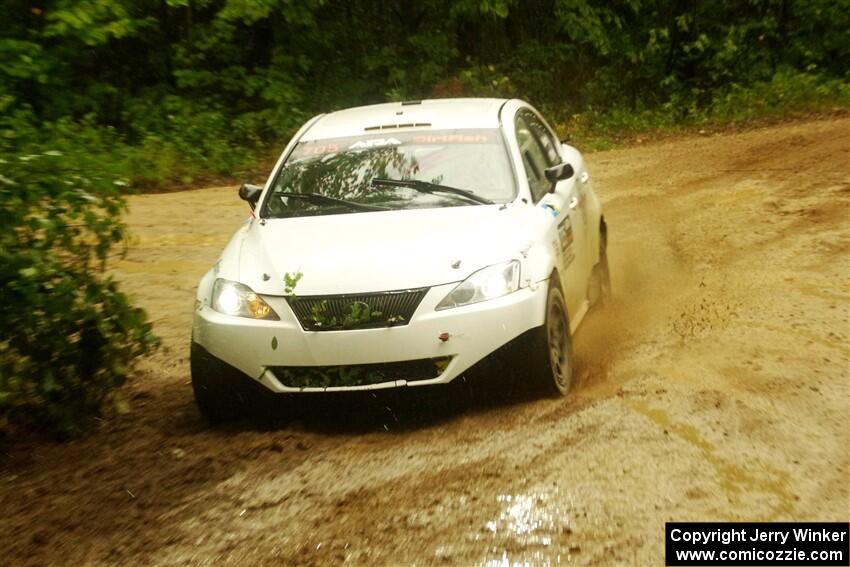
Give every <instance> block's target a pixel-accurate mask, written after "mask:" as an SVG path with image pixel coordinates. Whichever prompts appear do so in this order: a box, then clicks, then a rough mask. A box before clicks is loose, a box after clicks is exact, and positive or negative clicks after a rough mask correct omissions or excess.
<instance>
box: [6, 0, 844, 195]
mask: <svg viewBox="0 0 850 567" xmlns="http://www.w3.org/2000/svg"><path fill="white" fill-rule="evenodd" d="M34 6H37V7H34ZM0 8H2V9H0V29H2V30H3V32H4V33H3V36H2V37H3V38H4V39H0V97H4V96H5V97H6V100H8V101H11V102H10V103H9V108H11V109H13V110H27V109H29V110H31V111H32V113H33V115H34V116H35V117H36V118H37V120H38V121H39V122H40V123H44V124H56V123H57V122H59V121H61V120H67V119H69V118H70V119H72V120H74V121H77V122H81V125H80V127H81V128H106V127H111V128H114V131H113V132H110V133H108V134H107V137H109V139H110V140H111V141H112V148H111V149H110V152H109V153H110V155H111V156H112V158H117V159H118V161H120V162H121V163H123V164H124V169H123V172H124V173H125V174H126V175H127V176H128V177H129V178H130V179H131V180H132V181H133V182H135V183H136V184H137V185H140V186H142V187H147V186H156V185H164V184H174V183H176V184H185V183H196V182H198V181H199V180H200V179H202V178H204V177H208V176H216V175H219V176H237V177H238V176H240V175H242V172H244V171H245V170H246V169H249V168H250V167H251V165H252V163H253V162H255V161H256V154H257V152H260V151H262V150H263V149H264V148H266V147H268V146H269V145H272V144H275V145H276V144H280V143H281V142H282V141H285V139H286V138H287V137H288V136H289V135H290V134H291V133H292V132H293V131H294V129H295V128H296V127H297V126H298V125H299V124H300V123H301V122H303V120H304V119H305V118H307V117H308V116H310V115H311V114H314V113H317V112H323V111H326V110H328V109H333V108H339V107H344V106H351V105H357V104H364V103H369V102H380V101H383V100H387V99H405V98H422V97H428V96H458V95H486V96H490V95H492V96H518V97H522V98H525V99H528V100H530V101H532V102H533V103H535V104H536V105H537V106H539V107H543V108H544V109H545V111H546V113H547V115H549V116H554V117H556V118H557V120H558V121H559V122H560V123H561V124H563V125H565V126H574V127H575V128H576V129H577V131H575V132H572V134H573V137H574V138H575V137H576V135H578V136H583V137H585V138H593V139H599V138H600V137H604V136H605V135H606V133H608V132H610V131H613V130H615V129H617V128H619V127H620V126H621V125H622V126H625V127H627V128H630V129H635V128H642V127H648V128H650V129H651V128H656V127H668V126H670V125H678V124H683V123H684V124H688V123H694V122H699V121H704V120H714V119H726V118H732V119H746V118H750V117H753V116H761V115H764V114H777V113H778V114H781V113H784V112H788V111H789V109H793V110H801V109H802V110H807V109H811V108H821V107H823V106H824V104H823V102H824V101H825V99H827V98H828V97H829V96H832V94H831V93H835V92H836V91H839V90H840V88H838V87H836V84H837V83H842V84H844V83H846V82H847V81H848V79H850V75H848V73H850V31H848V30H850V11H848V10H847V9H846V7H845V6H844V3H843V2H842V1H841V0H749V1H747V2H723V1H721V0H706V1H700V2H679V1H668V0H646V1H640V2H636V1H629V2H610V1H602V2H600V1H593V2H591V1H590V0H524V1H522V2H517V1H514V0H419V1H417V2H389V3H387V2H372V1H360V0H355V1H342V0H308V1H305V2H289V1H283V0H263V1H259V0H74V1H70V0H46V1H44V2H39V3H36V4H33V3H31V2H26V1H24V0H0ZM780 94H781V95H782V96H780ZM842 96H843V95H842ZM838 100H844V101H846V97H843V98H841V97H839V99H838ZM841 104H846V102H845V103H841ZM116 133H117V137H116V135H115V134H116Z"/></svg>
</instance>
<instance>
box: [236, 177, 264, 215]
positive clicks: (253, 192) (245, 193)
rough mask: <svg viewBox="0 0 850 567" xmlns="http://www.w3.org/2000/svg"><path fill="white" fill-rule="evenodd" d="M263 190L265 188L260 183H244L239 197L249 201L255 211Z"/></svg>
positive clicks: (240, 188)
mask: <svg viewBox="0 0 850 567" xmlns="http://www.w3.org/2000/svg"><path fill="white" fill-rule="evenodd" d="M262 192H263V188H262V187H261V186H259V185H251V184H250V183H243V184H242V186H241V187H239V198H240V199H242V200H243V201H247V202H248V205H249V206H250V207H251V210H252V211H253V210H254V208H255V207H256V206H257V201H258V200H259V199H260V194H261V193H262Z"/></svg>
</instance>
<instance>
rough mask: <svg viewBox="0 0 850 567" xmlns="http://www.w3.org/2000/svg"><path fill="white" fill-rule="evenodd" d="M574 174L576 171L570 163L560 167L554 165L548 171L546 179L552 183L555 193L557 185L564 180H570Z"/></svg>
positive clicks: (559, 165) (560, 164)
mask: <svg viewBox="0 0 850 567" xmlns="http://www.w3.org/2000/svg"><path fill="white" fill-rule="evenodd" d="M574 173H575V171H574V170H573V166H572V165H570V164H568V163H559V164H558V165H553V166H552V167H550V168H547V169H546V179H548V180H549V181H550V182H551V183H552V191H554V190H555V183H557V182H558V181H563V180H564V179H569V178H570V177H572V176H573V174H574Z"/></svg>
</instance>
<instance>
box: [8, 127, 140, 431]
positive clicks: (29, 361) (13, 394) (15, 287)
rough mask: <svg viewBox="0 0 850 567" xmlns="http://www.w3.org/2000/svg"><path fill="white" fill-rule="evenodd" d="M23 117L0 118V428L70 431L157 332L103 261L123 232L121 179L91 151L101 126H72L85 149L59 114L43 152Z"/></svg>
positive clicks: (101, 399)
mask: <svg viewBox="0 0 850 567" xmlns="http://www.w3.org/2000/svg"><path fill="white" fill-rule="evenodd" d="M26 124H27V122H26V120H25V119H24V117H22V116H20V115H18V116H16V117H13V119H12V120H10V119H8V118H7V119H5V120H0V132H2V133H3V134H4V136H3V137H2V138H0V140H2V141H0V226H2V227H3V230H2V232H0V433H2V431H3V430H5V429H7V428H10V427H14V426H15V425H20V424H25V425H27V426H38V427H44V428H47V429H49V430H52V431H55V432H59V433H63V434H74V433H76V432H77V431H78V430H79V428H80V427H82V426H83V425H84V424H85V421H86V418H88V417H90V416H92V415H96V414H97V413H98V412H99V411H100V410H101V408H102V405H103V402H104V401H105V400H106V399H107V398H108V396H109V394H110V391H111V390H112V389H113V388H114V387H115V386H117V385H119V384H121V383H122V382H123V381H124V380H125V378H126V377H127V375H128V372H129V371H130V369H131V367H132V364H133V360H134V359H135V358H136V356H138V355H140V354H143V353H145V352H147V351H149V350H150V349H151V348H152V347H153V346H154V345H155V344H156V339H155V338H154V337H153V335H152V334H151V328H150V325H149V324H148V323H147V321H146V318H145V314H144V313H143V312H142V311H141V310H139V309H137V308H134V307H133V306H132V305H131V304H130V303H129V301H128V298H127V297H126V296H125V295H124V294H123V293H121V292H120V291H119V290H118V288H117V286H116V284H115V282H114V281H113V280H112V279H111V278H109V277H108V276H107V275H106V274H105V272H104V270H105V267H106V263H107V261H108V259H109V258H110V256H111V255H113V254H115V246H116V245H117V244H119V243H121V241H122V240H123V238H124V227H123V226H122V224H121V222H120V215H121V212H122V211H123V210H124V208H125V200H124V197H123V192H124V187H125V186H126V182H125V181H122V180H121V179H120V178H118V177H116V175H115V172H114V170H113V168H114V167H115V164H112V165H109V162H104V161H102V160H101V159H100V158H101V157H102V155H103V152H105V151H106V149H107V148H106V147H105V146H101V145H99V144H101V143H103V144H106V143H108V142H107V141H106V140H104V138H103V137H101V134H102V132H101V131H100V130H97V131H96V132H98V135H97V137H96V138H95V139H94V140H92V139H86V138H85V136H79V137H75V139H76V140H77V142H78V143H84V144H85V143H86V142H89V143H91V144H92V146H91V147H92V151H93V152H94V153H89V152H88V151H86V149H85V148H86V146H85V145H83V146H81V147H80V148H74V147H71V146H70V142H69V141H68V140H65V139H64V136H66V135H67V134H68V128H69V126H68V124H66V123H65V122H63V121H60V122H58V123H57V124H55V125H53V126H52V127H51V129H50V130H49V134H51V135H55V138H56V140H57V143H56V147H57V148H62V149H61V150H60V149H51V150H46V151H44V150H40V149H38V148H41V147H45V146H47V147H49V146H48V145H47V144H46V142H45V141H44V140H43V139H40V138H37V137H32V132H29V133H28V132H26V131H25V126H26ZM14 127H18V128H20V130H17V131H14V130H13V128H14ZM85 132H86V131H85V130H84V132H83V133H85ZM10 140H14V145H12V144H11V143H10ZM81 149H82V151H81Z"/></svg>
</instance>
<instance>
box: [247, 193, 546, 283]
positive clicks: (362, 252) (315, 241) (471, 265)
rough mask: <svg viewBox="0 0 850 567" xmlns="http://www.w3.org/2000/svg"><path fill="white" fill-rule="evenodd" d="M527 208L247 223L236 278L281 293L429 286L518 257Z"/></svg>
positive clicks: (440, 210) (525, 236)
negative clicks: (295, 277)
mask: <svg viewBox="0 0 850 567" xmlns="http://www.w3.org/2000/svg"><path fill="white" fill-rule="evenodd" d="M533 209H534V207H531V206H528V205H521V204H512V205H508V206H498V205H493V206H489V205H488V206H484V205H482V206H462V207H450V208H433V209H413V210H410V209H407V210H399V211H380V212H367V213H355V214H344V215H327V216H317V217H300V218H290V219H270V220H267V221H265V222H259V221H253V222H251V224H250V225H249V226H248V227H246V230H245V231H244V232H242V242H241V246H239V247H238V249H239V252H238V263H239V280H240V281H242V282H243V283H245V284H247V285H249V286H251V288H252V289H254V290H255V291H256V292H258V293H261V294H267V295H283V294H284V283H283V279H284V274H286V273H289V274H295V273H298V272H300V273H301V274H303V275H302V278H301V280H300V281H299V283H298V285H297V288H296V290H295V293H296V294H298V295H325V294H339V293H365V292H372V291H390V290H399V289H409V288H417V287H426V286H434V285H440V284H446V283H452V282H458V281H461V280H463V279H465V278H466V277H467V276H469V275H470V274H471V273H472V272H474V271H476V270H478V269H480V268H483V267H485V266H488V265H491V264H495V263H499V262H504V261H507V260H511V259H513V258H518V257H519V256H520V253H521V251H522V250H524V249H527V247H528V245H529V242H530V234H529V230H528V229H529V228H530V226H531V224H530V221H531V215H532V214H533Z"/></svg>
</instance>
